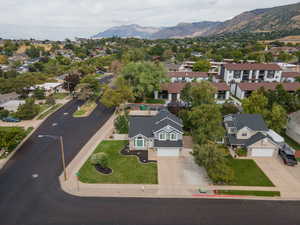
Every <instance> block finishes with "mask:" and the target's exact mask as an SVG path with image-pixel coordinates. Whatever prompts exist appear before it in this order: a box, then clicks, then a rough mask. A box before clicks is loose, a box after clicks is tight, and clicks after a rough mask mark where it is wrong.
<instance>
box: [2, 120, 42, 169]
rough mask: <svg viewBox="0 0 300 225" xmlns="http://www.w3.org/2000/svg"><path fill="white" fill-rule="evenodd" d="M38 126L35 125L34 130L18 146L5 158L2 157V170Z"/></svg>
mask: <svg viewBox="0 0 300 225" xmlns="http://www.w3.org/2000/svg"><path fill="white" fill-rule="evenodd" d="M37 128H38V126H37V127H35V128H33V129H32V131H31V132H30V133H29V134H28V135H27V136H26V137H25V138H24V139H23V140H22V141H21V142H20V143H19V144H18V146H17V147H16V148H15V149H14V150H13V151H12V152H11V153H10V154H9V155H8V156H7V157H6V158H4V159H0V170H1V169H2V168H3V167H4V166H5V164H6V163H7V162H8V161H9V160H10V159H11V158H12V157H13V156H14V155H15V154H16V152H17V151H18V150H19V149H20V148H21V147H22V145H23V144H24V143H25V142H26V141H27V140H28V139H29V138H30V137H31V135H32V134H33V133H34V131H35V130H36V129H37Z"/></svg>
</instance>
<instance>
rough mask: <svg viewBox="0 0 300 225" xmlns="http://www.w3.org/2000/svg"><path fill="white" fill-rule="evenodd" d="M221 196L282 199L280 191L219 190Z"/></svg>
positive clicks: (217, 192)
mask: <svg viewBox="0 0 300 225" xmlns="http://www.w3.org/2000/svg"><path fill="white" fill-rule="evenodd" d="M215 192H216V194H220V195H242V196H260V197H280V192H279V191H251V190H217V191H215Z"/></svg>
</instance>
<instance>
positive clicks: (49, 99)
mask: <svg viewBox="0 0 300 225" xmlns="http://www.w3.org/2000/svg"><path fill="white" fill-rule="evenodd" d="M46 104H47V105H55V98H54V97H53V96H49V97H47V98H46Z"/></svg>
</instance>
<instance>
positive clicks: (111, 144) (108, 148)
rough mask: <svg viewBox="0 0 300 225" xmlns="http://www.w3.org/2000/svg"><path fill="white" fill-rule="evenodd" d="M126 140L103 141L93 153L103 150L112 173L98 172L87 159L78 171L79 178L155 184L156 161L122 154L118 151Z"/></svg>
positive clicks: (90, 181) (96, 180)
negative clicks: (143, 162) (144, 160)
mask: <svg viewBox="0 0 300 225" xmlns="http://www.w3.org/2000/svg"><path fill="white" fill-rule="evenodd" d="M127 143H128V141H103V142H101V143H100V144H99V145H98V146H97V148H96V149H95V151H94V153H98V152H105V153H106V154H107V156H108V167H110V168H111V169H112V170H113V173H112V174H109V175H104V174H101V173H100V172H98V171H97V170H96V169H95V167H94V166H93V165H92V164H91V163H90V160H89V159H88V160H87V161H86V162H85V164H84V165H83V166H82V167H81V169H80V171H79V174H80V175H79V180H80V181H81V182H84V183H111V184H157V183H158V181H157V165H156V163H147V164H142V163H140V161H139V159H138V158H137V157H136V156H124V155H121V154H120V151H121V150H122V149H123V148H124V146H125V145H126V144H127Z"/></svg>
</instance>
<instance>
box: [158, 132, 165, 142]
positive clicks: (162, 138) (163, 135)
mask: <svg viewBox="0 0 300 225" xmlns="http://www.w3.org/2000/svg"><path fill="white" fill-rule="evenodd" d="M159 140H161V141H165V140H166V132H164V131H162V132H160V133H159Z"/></svg>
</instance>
